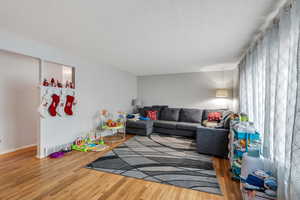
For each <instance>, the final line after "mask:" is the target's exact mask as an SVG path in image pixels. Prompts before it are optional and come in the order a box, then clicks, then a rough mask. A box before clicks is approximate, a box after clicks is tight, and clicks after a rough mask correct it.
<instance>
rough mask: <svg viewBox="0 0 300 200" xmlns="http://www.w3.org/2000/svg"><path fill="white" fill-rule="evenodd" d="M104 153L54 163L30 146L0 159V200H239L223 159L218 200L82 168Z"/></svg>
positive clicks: (71, 156) (219, 166) (72, 156)
mask: <svg viewBox="0 0 300 200" xmlns="http://www.w3.org/2000/svg"><path fill="white" fill-rule="evenodd" d="M130 137H132V136H130V135H129V136H127V139H128V138H130ZM116 145H118V144H114V145H111V148H114V147H115V146H116ZM107 151H109V149H108V150H106V151H103V152H88V153H84V152H76V151H74V152H71V153H68V154H67V155H66V156H64V157H63V158H60V159H48V158H46V159H41V160H39V159H37V158H36V157H35V155H36V148H34V147H33V148H27V149H23V150H20V151H17V152H14V153H9V154H5V155H0V200H12V199H15V200H33V199H35V200H37V199H49V200H50V199H51V200H60V199H62V200H69V199H70V200H76V199H80V200H104V199H108V200H123V199H130V200H135V199H138V200H146V199H163V200H169V199H170V200H181V199H182V200H196V199H197V200H208V199H211V200H214V199H216V200H219V199H227V200H240V199H241V194H240V191H239V184H238V183H237V182H234V181H232V180H231V179H230V174H229V163H228V161H227V160H223V159H220V158H213V162H214V166H215V169H216V172H217V176H218V180H219V183H220V186H221V190H222V192H223V194H224V196H219V195H214V194H209V193H204V192H198V191H195V190H189V189H184V188H180V187H175V186H170V185H165V184H160V183H155V182H148V181H144V180H141V179H135V178H129V177H124V176H120V175H115V174H109V173H104V172H99V171H95V170H90V169H85V168H84V166H85V165H87V164H88V163H90V162H92V161H94V160H95V159H97V158H99V157H101V156H102V155H103V154H105V153H106V152H107Z"/></svg>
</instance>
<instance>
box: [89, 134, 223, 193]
mask: <svg viewBox="0 0 300 200" xmlns="http://www.w3.org/2000/svg"><path fill="white" fill-rule="evenodd" d="M86 167H87V168H90V169H94V170H99V171H104V172H109V173H114V174H119V175H123V176H128V177H134V178H139V179H144V180H147V181H154V182H158V183H162V184H170V185H175V186H178V187H183V188H188V189H193V190H198V191H202V192H208V193H214V194H219V195H220V194H221V190H220V186H219V183H218V180H217V177H216V172H215V170H214V168H213V164H212V157H211V156H207V155H202V154H199V153H197V152H196V145H195V140H194V139H191V138H185V137H177V136H167V135H160V134H151V135H150V136H148V137H146V136H135V137H132V138H131V139H129V140H127V141H126V142H124V143H123V144H121V145H119V146H117V147H116V148H114V149H113V150H112V151H110V152H108V153H107V154H105V155H104V156H101V157H100V158H98V159H97V160H95V161H93V162H92V163H90V164H88V165H87V166H86Z"/></svg>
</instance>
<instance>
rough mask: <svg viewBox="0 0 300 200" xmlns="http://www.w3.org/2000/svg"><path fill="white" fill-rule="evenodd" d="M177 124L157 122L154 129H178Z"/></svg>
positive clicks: (154, 123)
mask: <svg viewBox="0 0 300 200" xmlns="http://www.w3.org/2000/svg"><path fill="white" fill-rule="evenodd" d="M176 124H177V122H174V121H163V120H156V121H154V122H153V126H154V127H158V128H168V129H176Z"/></svg>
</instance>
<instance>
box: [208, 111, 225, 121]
mask: <svg viewBox="0 0 300 200" xmlns="http://www.w3.org/2000/svg"><path fill="white" fill-rule="evenodd" d="M221 118H222V114H221V113H220V112H209V113H208V117H207V120H208V121H220V120H221Z"/></svg>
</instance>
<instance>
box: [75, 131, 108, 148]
mask: <svg viewBox="0 0 300 200" xmlns="http://www.w3.org/2000/svg"><path fill="white" fill-rule="evenodd" d="M105 148H107V146H106V145H105V144H104V141H103V140H102V139H100V140H97V139H96V138H94V139H93V138H92V137H91V135H90V134H87V136H86V137H77V139H76V140H75V141H74V143H73V145H72V149H73V150H77V151H82V152H88V151H102V150H104V149H105Z"/></svg>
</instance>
